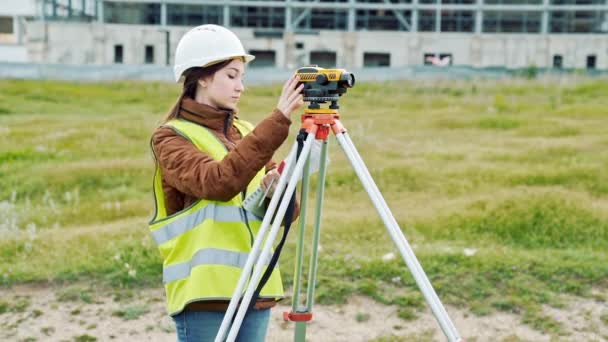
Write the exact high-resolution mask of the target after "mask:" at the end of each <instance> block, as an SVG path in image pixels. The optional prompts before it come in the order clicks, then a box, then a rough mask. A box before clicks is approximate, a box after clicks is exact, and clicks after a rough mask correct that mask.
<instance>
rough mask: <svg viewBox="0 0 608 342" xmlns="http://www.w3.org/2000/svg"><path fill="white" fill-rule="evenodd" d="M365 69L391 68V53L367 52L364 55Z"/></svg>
mask: <svg viewBox="0 0 608 342" xmlns="http://www.w3.org/2000/svg"><path fill="white" fill-rule="evenodd" d="M363 66H364V67H390V66H391V55H390V53H376V52H365V53H364V54H363Z"/></svg>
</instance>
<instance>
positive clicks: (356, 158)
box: [336, 132, 462, 342]
mask: <svg viewBox="0 0 608 342" xmlns="http://www.w3.org/2000/svg"><path fill="white" fill-rule="evenodd" d="M336 138H337V140H338V143H339V144H340V147H342V149H343V150H344V152H345V153H346V156H347V157H348V159H349V161H350V163H351V164H352V166H353V168H354V169H355V172H356V173H357V176H358V177H359V179H360V180H361V183H362V184H363V187H364V188H365V190H366V191H367V193H368V195H369V196H370V199H371V200H372V203H373V204H374V206H375V207H376V210H377V211H378V214H379V215H380V217H381V218H382V221H383V222H384V225H385V226H386V228H387V230H388V232H389V234H390V236H391V238H392V239H393V242H394V243H395V244H396V245H397V248H398V249H399V252H400V253H401V256H402V257H403V260H404V261H405V263H406V264H407V266H408V268H409V269H410V272H411V273H412V276H413V277H414V280H415V281H416V284H417V285H418V287H419V288H420V290H421V292H422V294H423V295H424V298H425V299H426V301H427V303H428V304H429V306H430V307H431V310H432V312H433V314H434V315H435V318H436V319H437V321H438V323H439V325H440V326H441V329H442V330H443V333H444V334H445V335H446V337H447V338H448V341H450V342H457V341H462V339H461V338H460V335H459V334H458V331H457V330H456V328H455V327H454V324H453V323H452V321H451V320H450V317H449V316H448V314H447V312H446V310H445V308H444V307H443V305H442V304H441V301H440V300H439V297H438V296H437V293H435V290H434V289H433V286H432V285H431V283H430V282H429V280H428V278H427V276H426V274H425V273H424V271H423V270H422V267H421V266H420V263H419V262H418V259H417V258H416V255H415V254H414V252H413V250H412V248H411V247H410V245H409V243H408V242H407V240H406V239H405V236H404V235H403V232H402V231H401V229H400V228H399V224H398V223H397V221H396V220H395V218H394V216H393V215H392V213H391V211H390V209H389V208H388V205H387V204H386V201H385V200H384V198H383V197H382V194H381V193H380V190H379V189H378V187H377V186H376V183H375V182H374V180H373V178H372V176H371V175H370V174H369V171H368V170H367V168H366V167H365V164H364V163H363V160H362V159H361V156H360V155H359V153H358V152H357V149H356V148H355V146H354V144H353V143H352V140H350V137H349V136H348V134H347V133H346V132H343V133H338V134H336Z"/></svg>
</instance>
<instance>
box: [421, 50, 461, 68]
mask: <svg viewBox="0 0 608 342" xmlns="http://www.w3.org/2000/svg"><path fill="white" fill-rule="evenodd" d="M453 63H454V58H453V57H452V54H451V53H439V54H437V53H429V52H427V53H425V54H424V65H432V66H439V67H444V66H448V65H452V64H453Z"/></svg>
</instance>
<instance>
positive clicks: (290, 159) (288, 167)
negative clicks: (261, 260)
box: [215, 142, 298, 342]
mask: <svg viewBox="0 0 608 342" xmlns="http://www.w3.org/2000/svg"><path fill="white" fill-rule="evenodd" d="M297 148H298V145H297V142H296V143H294V145H293V147H292V149H291V151H290V152H289V154H288V155H287V159H286V162H285V169H284V171H283V173H282V174H281V177H280V178H279V183H278V184H277V187H276V189H275V192H274V194H273V196H272V199H271V200H270V204H269V205H268V209H267V210H266V215H265V216H264V219H263V221H262V225H261V226H260V229H259V231H258V234H257V236H256V238H255V241H254V243H253V247H251V251H250V252H249V257H248V258H247V261H246V263H245V266H244V267H243V271H242V273H241V277H240V278H239V281H238V283H237V286H236V288H235V290H234V293H233V295H232V299H231V300H230V304H229V305H228V309H227V310H226V314H225V315H224V319H223V320H222V324H221V326H220V329H219V331H218V334H217V336H216V337H215V342H222V341H224V337H225V336H226V332H227V331H228V328H229V327H230V322H231V321H232V317H233V316H234V312H235V311H236V308H237V305H238V303H239V300H240V298H241V294H242V293H243V289H244V288H245V284H246V283H247V281H248V280H249V275H250V274H251V270H252V268H253V264H254V262H255V261H256V260H257V259H258V257H259V255H260V250H261V246H262V241H264V235H266V230H267V229H268V226H269V225H270V221H271V220H272V216H273V214H274V212H275V210H276V208H277V206H278V204H279V201H280V198H281V194H282V193H283V191H284V190H285V187H286V186H287V180H288V179H289V176H290V175H291V173H292V171H293V169H294V167H293V165H294V161H295V159H296V151H297Z"/></svg>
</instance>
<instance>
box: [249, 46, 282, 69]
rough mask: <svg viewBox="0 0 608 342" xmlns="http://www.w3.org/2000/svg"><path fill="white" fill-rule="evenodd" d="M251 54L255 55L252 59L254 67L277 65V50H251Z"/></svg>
mask: <svg viewBox="0 0 608 342" xmlns="http://www.w3.org/2000/svg"><path fill="white" fill-rule="evenodd" d="M249 53H250V54H252V55H254V56H255V59H254V60H253V61H251V67H252V68H272V67H275V66H276V52H275V51H274V50H251V51H249Z"/></svg>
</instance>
